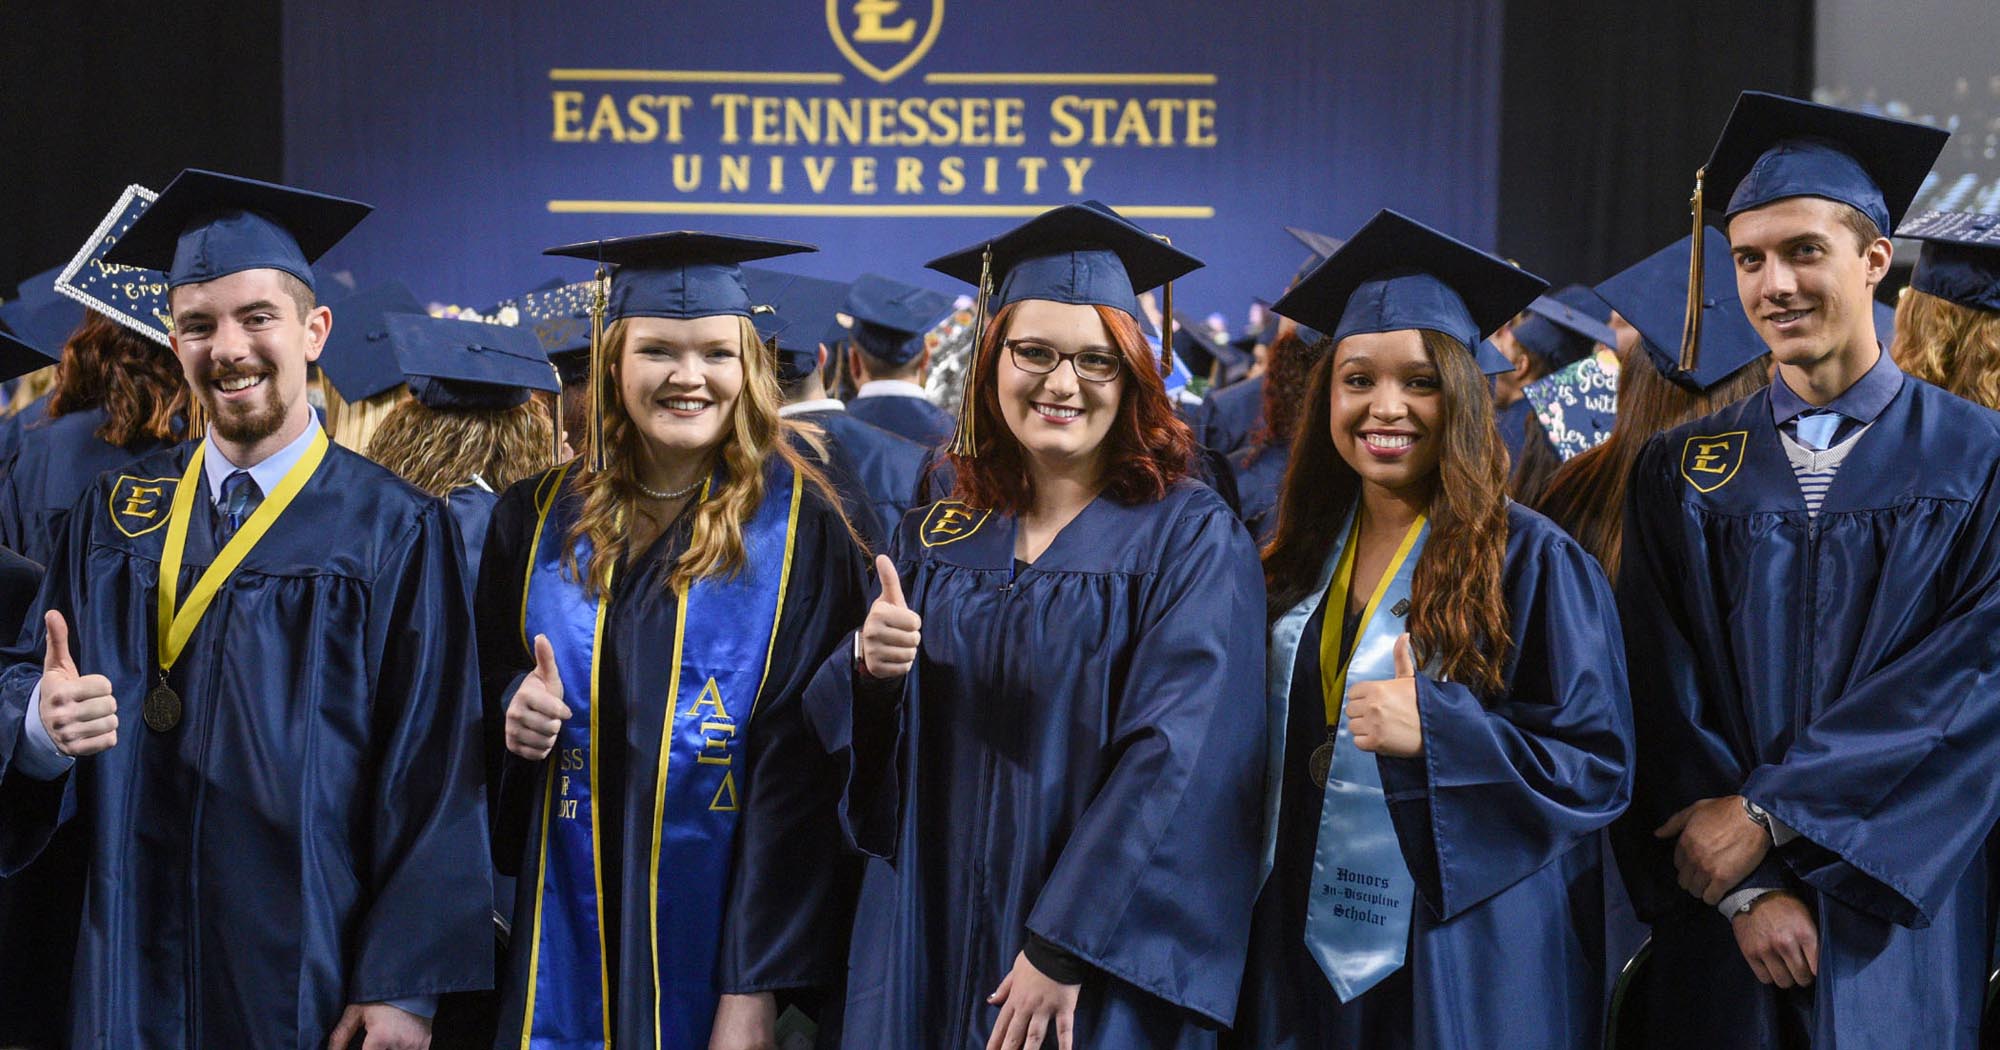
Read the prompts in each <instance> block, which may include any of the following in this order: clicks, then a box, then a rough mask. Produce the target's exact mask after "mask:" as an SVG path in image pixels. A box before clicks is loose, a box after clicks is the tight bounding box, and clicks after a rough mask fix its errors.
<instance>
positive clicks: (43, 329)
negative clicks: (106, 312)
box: [0, 266, 84, 459]
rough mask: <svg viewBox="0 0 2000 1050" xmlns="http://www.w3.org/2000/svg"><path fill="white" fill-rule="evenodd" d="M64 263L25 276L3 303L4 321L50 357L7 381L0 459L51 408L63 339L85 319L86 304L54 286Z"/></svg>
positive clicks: (0, 314) (1, 408) (1, 322)
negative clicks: (30, 425) (12, 294)
mask: <svg viewBox="0 0 2000 1050" xmlns="http://www.w3.org/2000/svg"><path fill="white" fill-rule="evenodd" d="M62 270H63V268H62V267H60V266H58V267H56V268H55V269H53V270H45V271H43V272H42V273H38V274H36V275H34V276H33V277H30V278H28V279H26V280H24V281H22V282H21V286H20V288H18V289H17V290H16V291H15V294H14V298H12V299H10V300H8V301H7V302H6V303H3V304H0V325H5V326H6V328H7V331H8V332H9V333H11V334H13V335H14V336H15V337H16V338H17V339H19V340H20V341H21V342H23V343H25V344H27V345H28V346H31V347H34V348H35V349H36V350H39V351H40V352H41V353H42V354H43V355H44V356H45V357H46V358H47V360H46V361H44V362H43V363H42V365H41V366H40V367H37V368H30V369H28V370H27V371H25V372H22V373H21V374H20V375H17V376H15V377H14V378H13V379H12V380H9V381H8V382H7V384H6V388H7V389H8V391H9V394H8V396H7V399H6V404H5V405H4V406H0V414H4V415H5V417H6V418H4V419H0V459H5V458H6V457H8V456H11V455H13V454H14V449H15V447H16V446H17V445H18V444H19V442H20V439H21V428H22V427H24V426H27V425H29V424H31V423H36V422H39V421H40V420H41V418H42V416H43V413H44V412H45V411H46V410H47V408H48V396H49V390H50V388H52V387H54V386H55V382H56V374H55V365H56V362H58V361H60V360H62V351H63V346H64V344H66V343H68V342H69V337H70V336H71V335H73V334H75V332H76V329H77V326H78V325H80V324H82V323H83V313H84V310H83V307H82V306H80V305H78V304H77V302H76V301H75V300H73V299H70V298H69V297H67V296H64V295H62V294H60V293H58V292H57V291H56V290H55V281H56V278H57V277H60V276H61V275H62Z"/></svg>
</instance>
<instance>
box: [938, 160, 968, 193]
mask: <svg viewBox="0 0 2000 1050" xmlns="http://www.w3.org/2000/svg"><path fill="white" fill-rule="evenodd" d="M964 189H965V158H964V157H946V158H945V159H943V160H941V161H938V192H939V193H943V194H948V195H951V194H957V193H960V192H963V191H964Z"/></svg>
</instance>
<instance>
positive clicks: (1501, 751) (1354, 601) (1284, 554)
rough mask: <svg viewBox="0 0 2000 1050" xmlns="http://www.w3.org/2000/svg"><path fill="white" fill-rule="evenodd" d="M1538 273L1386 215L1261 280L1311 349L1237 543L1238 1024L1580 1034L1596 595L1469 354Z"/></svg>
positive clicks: (1598, 620)
mask: <svg viewBox="0 0 2000 1050" xmlns="http://www.w3.org/2000/svg"><path fill="white" fill-rule="evenodd" d="M1541 288H1542V282H1541V280H1540V279H1539V278H1536V277H1534V276H1533V275H1531V274H1527V273H1525V272H1523V271H1521V270H1518V269H1516V268H1514V267H1512V266H1510V265H1508V264H1507V263H1506V262H1504V261H1502V260H1500V259H1497V258H1494V257H1493V256H1490V255H1487V254H1486V253H1484V252H1480V251H1478V250H1476V249H1474V248H1471V247H1469V246H1467V245H1465V244H1462V243H1460V242H1458V241H1456V240H1453V239H1451V238H1449V237H1447V236H1445V235H1444V234H1441V233H1438V232H1437V231H1435V230H1432V229H1430V228H1429V227H1426V226H1423V225H1421V224H1419V223H1416V222H1414V221H1412V220H1410V219H1407V218H1404V217H1403V216H1401V215H1398V214H1396V213H1395V212H1387V211H1385V212H1381V213H1379V214H1377V215H1376V217H1375V218H1374V219H1372V220H1370V222H1369V223H1368V224H1367V225H1366V226H1363V227H1362V228H1361V230H1360V232H1358V233H1356V234H1355V235H1354V237H1353V238H1352V239H1350V240H1349V241H1348V242H1347V243H1346V245H1345V246H1344V247H1343V248H1342V249H1341V250H1340V251H1338V252H1336V253H1335V254H1334V255H1332V256H1331V257H1329V258H1328V259H1327V261H1326V262H1325V263H1324V264H1322V265H1321V266H1320V267H1319V268H1318V269H1316V270H1315V271H1314V272H1313V273H1312V274H1311V275H1310V276H1308V277H1307V278H1306V279H1305V280H1304V281H1302V282H1300V283H1299V285H1298V286H1297V287H1295V288H1294V289H1293V290H1292V291H1291V292H1290V293H1288V294H1287V295H1286V296H1285V298H1284V299H1282V300H1280V301H1279V302H1278V304H1277V309H1278V310H1279V311H1280V312H1283V313H1285V314H1286V315H1288V316H1290V317H1292V318H1294V319H1296V320H1298V321H1299V322H1300V323H1301V324H1307V325H1311V326H1313V327H1314V328H1317V329H1319V330H1321V331H1325V332H1330V333H1331V339H1332V343H1333V350H1332V352H1331V353H1329V354H1327V355H1326V356H1325V357H1324V358H1322V359H1321V360H1320V362H1319V363H1318V364H1317V365H1316V366H1315V367H1314V368H1313V372H1312V379H1311V383H1310V385H1309V387H1308V391H1307V395H1306V401H1305V414H1304V416H1303V418H1301V419H1300V421H1299V427H1298V433H1297V436H1296V437H1295V438H1294V440H1293V443H1292V459H1291V465H1290V468H1289V469H1288V471H1287V473H1286V476H1285V483H1284V487H1283V490H1282V492H1281V494H1280V498H1279V504H1278V530H1277V535H1276V538H1275V539H1274V540H1273V541H1272V542H1271V544H1270V545H1269V546H1268V547H1267V548H1266V549H1265V551H1264V572H1265V580H1266V584H1267V586H1268V588H1269V591H1270V599H1269V617H1270V623H1271V635H1270V639H1271V640H1270V645H1271V648H1270V654H1269V662H1270V667H1271V675H1270V699H1271V701H1272V702H1273V703H1274V704H1278V705H1283V708H1282V709H1283V710H1285V711H1286V712H1287V716H1286V717H1282V718H1280V720H1279V725H1278V727H1277V728H1278V729H1279V732H1278V733H1276V734H1275V736H1276V739H1277V744H1276V746H1275V747H1274V748H1273V753H1274V755H1275V756H1277V757H1278V760H1279V765H1278V771H1277V772H1276V781H1277V783H1278V785H1279V787H1280V791H1279V794H1278V798H1277V800H1276V808H1277V820H1276V827H1275V843H1274V846H1273V849H1274V851H1275V853H1274V856H1275V866H1274V867H1273V869H1272V872H1271V877H1270V880H1269V882H1268V883H1267V884H1266V886H1265V887H1264V892H1263V896H1262V899H1261V900H1260V901H1259V902H1258V906H1257V915H1256V921H1255V926H1254V930H1255V932H1254V934H1253V939H1252V944H1253V949H1252V951H1251V956H1250V957H1251V959H1252V964H1251V968H1250V974H1249V979H1248V980H1247V982H1246V984H1245V988H1244V1005H1243V1009H1242V1017H1241V1021H1240V1023H1239V1027H1238V1034H1239V1036H1240V1037H1241V1045H1243V1046H1246V1047H1258V1048H1274V1047H1283V1048H1308V1047H1324V1046H1366V1047H1433V1046H1506V1047H1531V1048H1532V1047H1550V1048H1557V1047H1561V1048H1574V1047H1579V1046H1594V1045H1596V1042H1597V1038H1596V1032H1597V1029H1598V1027H1599V1024H1600V1022H1599V998H1598V993H1599V989H1600V988H1601V987H1602V974H1603V965H1604V960H1603V943H1602V942H1603V937H1602V933H1601V927H1600V925H1599V912H1598V904H1597V894H1598V888H1599V882H1600V875H1599V872H1600V870H1601V867H1600V866H1601V864H1602V860H1601V850H1600V848H1599V844H1598V842H1599V837H1598V835H1597V831H1598V829H1599V828H1601V827H1603V826H1604V825H1606V824H1608V823H1610V822H1611V820H1612V819H1613V818H1614V817H1616V816H1617V815H1618V813H1619V812H1620V811H1621V810H1622V809H1623V808H1624V806H1625V802H1626V799H1627V796H1628V793H1629V791H1630V774H1629V762H1630V756H1631V747H1632V744H1631V715H1630V713H1629V711H1628V708H1627V701H1626V686H1625V666H1624V660H1623V658H1622V653H1623V645H1622V644H1621V639H1620V634H1619V628H1618V616H1617V611H1616V606H1615V604H1614V602H1613V599H1612V595H1611V588H1610V586H1609V585H1608V584H1607V583H1606V582H1605V579H1604V574H1603V572H1602V571H1601V570H1599V569H1598V567H1597V563H1596V562H1595V561H1593V560H1592V559H1591V557H1590V556H1589V555H1588V554H1586V553H1585V552H1584V551H1583V549H1582V548H1580V547H1578V546H1577V545H1576V543H1575V542H1573V541H1572V540H1570V539H1569V537H1567V536H1565V535H1564V534H1563V533H1562V531H1561V530H1560V529H1558V528H1556V527H1555V526H1554V525H1553V524H1551V523H1550V522H1549V521H1548V520H1547V519H1545V518H1542V517H1540V516H1539V515H1537V514H1535V513H1534V512H1532V511H1529V510H1526V509H1524V508H1522V507H1520V506H1519V505H1517V504H1512V503H1510V502H1509V501H1508V499H1507V493H1506V490H1505V487H1504V478H1503V475H1504V467H1505V463H1506V453H1505V452H1504V450H1503V449H1502V447H1501V444H1500V439H1499V434H1498V432H1497V431H1496V430H1495V428H1494V422H1493V405H1492V399H1491V398H1490V397H1488V395H1487V388H1486V380H1485V377H1484V376H1483V375H1482V374H1481V369H1480V367H1479V365H1478V363H1477V357H1476V353H1477V348H1478V346H1479V343H1480V342H1481V340H1482V339H1483V338H1484V337H1485V335H1486V334H1487V333H1490V332H1491V331H1493V330H1494V329H1495V328H1497V327H1498V326H1499V325H1500V324H1501V323H1503V322H1504V321H1505V320H1506V319H1507V318H1508V317H1511V316H1513V315H1514V314H1515V313H1516V312H1517V311H1519V310H1520V309H1521V308H1522V307H1523V306H1526V305H1527V303H1528V301H1529V300H1531V299H1533V298H1534V297H1535V295H1536V293H1537V292H1539V291H1540V290H1541ZM1419 902H1421V903H1419Z"/></svg>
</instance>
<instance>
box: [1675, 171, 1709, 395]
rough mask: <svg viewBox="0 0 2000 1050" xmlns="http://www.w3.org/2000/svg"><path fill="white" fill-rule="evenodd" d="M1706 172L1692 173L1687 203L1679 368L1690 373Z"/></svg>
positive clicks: (1696, 336)
mask: <svg viewBox="0 0 2000 1050" xmlns="http://www.w3.org/2000/svg"><path fill="white" fill-rule="evenodd" d="M1707 175H1708V169H1707V168H1703V169H1701V170H1700V171H1697V172H1695V173H1694V196H1693V197H1692V198H1690V199H1689V201H1688V207H1689V208H1690V209H1691V210H1692V211H1693V212H1694V236H1693V238H1692V239H1691V240H1689V241H1688V294H1687V317H1686V319H1685V320H1684V321H1683V322H1682V324H1681V360H1680V367H1681V371H1683V372H1687V373H1690V374H1692V373H1693V372H1694V370H1695V366H1696V364H1697V363H1698V361H1699V358H1700V356H1701V302H1702V287H1701V286H1702V279H1703V278H1702V254H1703V245H1702V241H1703V239H1704V236H1703V235H1704V234H1705V233H1706V232H1707V229H1708V227H1707V224H1706V223H1704V222H1703V221H1702V204H1701V195H1702V183H1703V181H1704V180H1705V179H1706V177H1707Z"/></svg>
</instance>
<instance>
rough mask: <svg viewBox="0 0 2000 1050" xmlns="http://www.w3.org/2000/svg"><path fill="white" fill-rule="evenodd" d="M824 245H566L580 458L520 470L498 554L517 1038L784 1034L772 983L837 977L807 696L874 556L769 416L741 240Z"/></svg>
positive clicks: (504, 833)
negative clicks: (586, 350) (591, 276)
mask: <svg viewBox="0 0 2000 1050" xmlns="http://www.w3.org/2000/svg"><path fill="white" fill-rule="evenodd" d="M811 250H812V248H811V247H810V246H808V245H803V244H796V243H793V242H790V241H770V240H759V239H753V238H747V237H730V236H724V235H720V234H706V233H691V232H679V233H663V234H655V235H648V236H639V237H624V238H619V239H615V240H606V241H589V242H585V243H582V244H575V245H569V246H566V247H561V248H552V249H550V250H549V252H548V254H551V255H560V256H568V257H573V258H581V259H587V260H591V261H593V262H598V263H599V266H600V270H599V277H600V279H603V280H608V285H609V286H608V288H606V289H603V291H602V295H603V298H601V299H600V300H599V301H598V303H597V304H596V307H595V310H596V312H597V313H598V316H599V317H600V318H601V320H599V321H596V322H594V323H593V328H596V329H600V330H598V331H596V332H595V333H594V334H595V338H594V339H593V345H594V348H595V349H594V357H593V361H592V365H591V372H590V380H591V391H590V397H591V399H592V404H591V406H590V408H591V416H592V422H591V426H590V428H589V430H588V432H587V433H586V434H585V435H583V442H584V447H583V448H582V449H581V450H580V452H581V455H580V456H579V457H578V458H576V459H573V460H571V461H569V462H568V463H566V464H564V465H563V466H561V467H558V468H556V469H554V470H551V471H547V472H545V473H543V474H542V475H540V476H537V477H534V478H530V479H528V480H526V481H523V482H521V483H520V484H518V485H515V486H514V487H513V488H511V489H509V490H508V491H507V493H506V494H505V495H504V496H502V497H501V499H500V503H499V506H497V507H496V508H495V509H494V511H493V520H492V525H491V526H490V528H489V529H488V531H487V535H486V548H485V552H484V555H483V558H482V564H481V569H480V580H479V594H478V600H477V607H478V608H479V609H480V610H481V615H480V623H479V630H480V639H479V658H480V662H481V665H482V670H483V675H484V680H485V685H486V691H487V697H488V703H489V705H490V707H491V709H492V710H495V711H504V712H505V718H504V725H503V726H501V727H499V728H500V729H501V733H502V735H501V737H500V738H498V739H495V740H493V741H492V746H493V761H494V763H495V764H496V765H497V767H498V768H499V770H500V774H499V784H498V787H499V792H498V796H497V801H496V802H495V814H494V819H495V828H496V831H495V836H494V838H495V842H494V850H495V853H494V859H495V860H496V862H498V864H499V865H500V867H501V869H502V871H504V872H506V873H509V874H513V875H516V876H518V878H519V882H518V891H517V894H516V900H515V905H514V909H513V935H512V937H511V939H510V943H509V957H508V962H507V966H506V974H505V977H504V979H503V982H502V983H503V996H502V1003H501V1017H500V1032H501V1033H502V1037H503V1040H504V1041H505V1042H507V1043H508V1044H509V1045H513V1044H514V1043H515V1042H519V1043H523V1044H533V1045H564V1046H581V1045H601V1044H606V1043H609V1044H611V1045H619V1046H646V1047H657V1048H661V1050H703V1048H709V1047H715V1048H734V1047H752V1046H768V1045H770V1043H771V1042H772V1040H773V1038H774V1037H773V1032H774V1025H775V1023H776V1019H777V1017H778V1003H777V996H779V995H784V996H787V997H795V998H800V999H803V1000H805V1001H806V1002H807V1004H808V1005H809V1006H810V1005H813V1001H814V1000H815V999H816V998H818V997H823V996H825V995H827V994H829V993H832V992H834V991H835V990H836V989H838V988H839V986H840V981H841V967H840V961H841V959H842V958H843V955H844V952H845V949H846V944H847V940H846V934H847V928H848V924H849V922H850V921H851V920H850V913H849V910H848V909H849V906H850V904H851V896H852V865H851V864H849V863H846V862H844V860H843V856H842V851H841V849H840V840H839V830H838V825H837V824H836V823H835V820H834V813H833V805H834V802H835V800H836V799H837V798H838V796H839V781H838V780H837V779H836V777H835V773H836V770H835V768H834V766H833V763H832V762H831V760H830V759H828V758H827V757H826V755H825V754H824V752H823V750H822V749H821V748H820V747H819V746H818V745H817V744H816V743H815V742H814V741H813V739H812V736H811V734H810V732H809V730H808V728H807V725H806V722H805V720H804V715H803V713H802V711H801V708H800V703H799V696H800V693H801V692H802V691H803V689H804V687H805V684H806V681H807V680H808V678H809V677H810V676H811V674H812V671H813V669H814V668H816V667H817V666H818V663H819V661H820V660H821V659H823V658H824V657H825V654H826V653H827V652H829V651H831V650H832V649H833V648H835V646H836V645H837V644H838V642H839V639H840V638H841V637H842V636H843V635H845V634H846V633H847V632H848V631H850V630H852V629H853V628H854V626H855V625H856V624H858V623H859V622H860V621H861V616H862V611H863V590H862V589H863V586H864V580H865V573H866V561H865V557H864V554H863V552H862V550H861V548H860V546H859V545H858V543H857V541H856V539H855V537H854V535H853V532H852V529H851V528H850V526H849V524H848V522H847V521H846V519H845V516H844V514H843V512H842V509H841V505H840V501H839V496H838V495H837V494H836V493H835V492H834V491H833V489H832V488H831V487H830V486H829V485H828V484H827V482H826V480H825V479H824V478H823V477H821V476H820V474H819V472H818V471H817V470H816V469H815V468H814V467H813V466H812V465H811V464H810V463H809V462H807V461H806V460H805V459H804V458H803V457H801V456H800V455H799V453H798V452H797V451H796V449H795V448H794V445H793V430H794V427H795V424H792V423H790V422H788V421H786V420H783V419H781V418H780V417H779V415H778V405H779V393H778V381H777V375H776V368H775V362H774V361H773V358H772V355H771V353H770V350H769V349H768V348H767V347H766V346H765V344H764V343H763V341H762V340H761V339H760V338H759V337H758V335H757V330H756V328H755V327H754V326H753V325H752V323H751V315H752V310H753V306H752V301H751V298H750V295H749V293H748V291H747V289H746V288H745V287H744V283H743V276H742V273H741V270H740V268H739V266H738V264H739V263H742V262H748V261H752V260H757V259H766V258H773V257H777V256H782V255H789V254H792V253H795V252H803V251H811ZM605 266H609V267H612V268H613V269H611V271H610V272H609V274H608V278H607V277H606V275H605V274H604V271H603V269H602V268H603V267H605ZM503 746H504V752H503V751H502V748H503Z"/></svg>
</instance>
